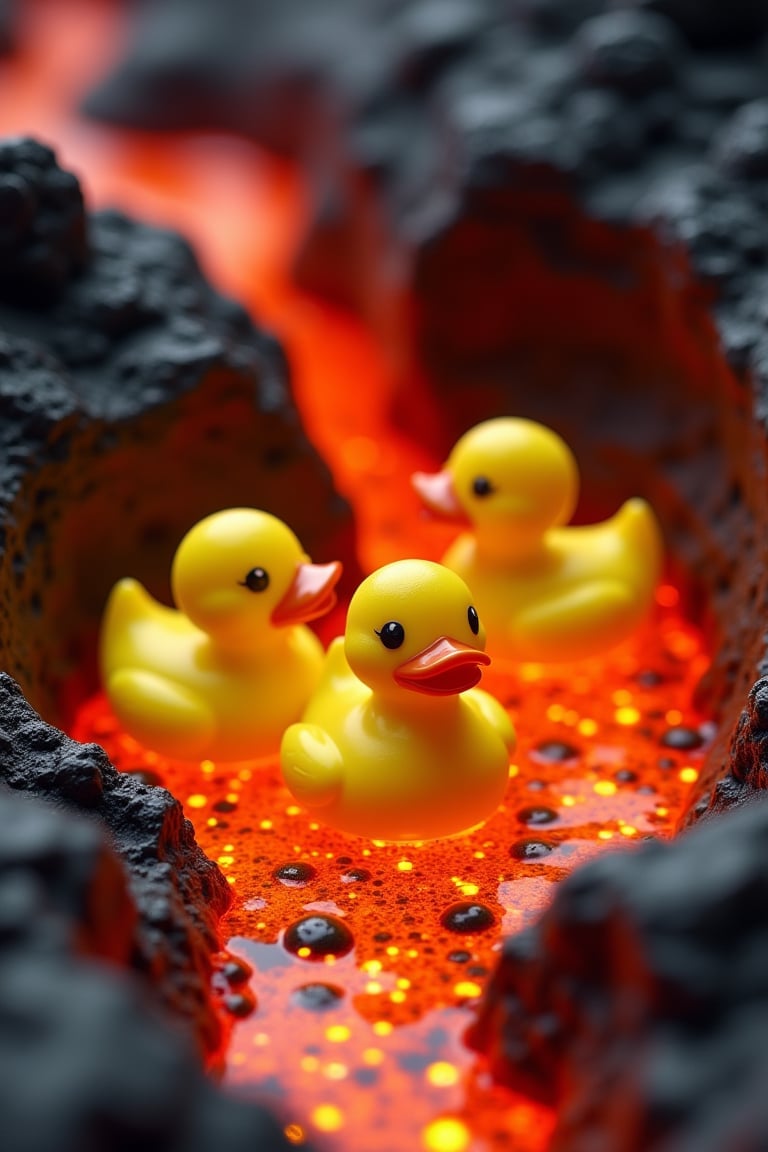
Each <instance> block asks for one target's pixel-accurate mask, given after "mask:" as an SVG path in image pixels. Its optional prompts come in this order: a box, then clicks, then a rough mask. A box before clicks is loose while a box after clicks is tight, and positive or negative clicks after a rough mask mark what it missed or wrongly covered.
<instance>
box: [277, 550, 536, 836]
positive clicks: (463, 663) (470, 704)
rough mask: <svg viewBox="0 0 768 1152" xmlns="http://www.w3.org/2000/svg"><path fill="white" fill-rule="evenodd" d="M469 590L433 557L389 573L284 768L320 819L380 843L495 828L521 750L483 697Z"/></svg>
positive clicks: (338, 648) (359, 594)
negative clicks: (514, 755) (512, 760)
mask: <svg viewBox="0 0 768 1152" xmlns="http://www.w3.org/2000/svg"><path fill="white" fill-rule="evenodd" d="M484 648H485V631H484V629H483V627H482V625H481V624H480V621H479V619H478V615H477V612H476V611H475V608H474V606H473V603H472V597H471V595H470V592H469V589H468V588H467V586H466V584H465V583H464V581H463V580H461V579H459V577H458V576H456V575H455V573H453V572H450V571H449V570H448V569H447V568H444V567H442V565H439V564H433V563H431V562H429V561H424V560H401V561H398V562H397V563H394V564H388V565H386V567H384V568H380V569H378V571H376V572H374V573H373V574H372V575H371V576H369V577H368V578H367V579H366V580H364V581H363V583H362V584H361V585H360V587H359V588H358V589H357V591H356V592H355V594H354V596H353V597H352V600H351V602H350V605H349V612H348V615H347V626H346V633H345V636H344V638H343V639H342V638H341V637H340V638H338V639H337V640H334V641H333V644H332V645H331V647H330V649H329V651H328V658H327V664H326V669H325V673H324V675H323V678H322V681H321V683H320V684H319V685H318V688H317V691H316V692H315V694H314V695H313V697H312V699H311V701H310V702H309V704H308V706H307V709H306V711H305V713H304V716H303V718H302V722H301V723H300V724H293V725H291V727H290V728H288V729H287V731H286V733H285V735H284V737H283V742H282V746H281V749H280V762H281V765H282V769H283V776H284V778H285V782H286V784H287V785H288V788H289V789H290V790H291V792H292V793H293V795H294V796H295V797H296V799H297V800H298V801H299V803H301V804H303V805H305V806H306V807H307V808H309V809H310V810H312V813H313V815H316V816H317V818H318V819H319V820H322V821H323V822H324V823H325V824H329V825H331V826H332V827H334V828H338V829H340V830H341V831H343V832H348V833H352V834H354V835H358V836H369V837H371V838H372V839H376V840H429V839H433V838H435V837H438V836H452V835H455V834H457V833H459V832H463V831H466V830H468V829H469V828H472V827H474V826H475V825H477V824H480V823H482V821H484V820H486V819H487V818H488V817H489V816H490V815H491V814H492V813H493V812H494V811H495V809H496V808H497V806H498V805H499V803H500V802H501V799H502V797H503V795H504V790H505V788H506V784H507V780H508V778H509V755H510V752H511V751H512V750H513V749H514V746H515V733H514V730H513V728H512V723H511V721H510V719H509V717H508V715H507V713H506V712H505V711H504V709H503V708H502V707H501V705H500V704H499V703H498V702H497V701H496V700H494V698H493V697H492V696H489V695H488V694H487V693H486V692H482V691H480V690H478V689H476V688H475V685H476V684H477V683H478V682H479V680H480V677H481V674H482V673H481V665H485V664H488V663H490V661H489V658H488V656H487V655H486V654H485V652H484V651H483V649H484Z"/></svg>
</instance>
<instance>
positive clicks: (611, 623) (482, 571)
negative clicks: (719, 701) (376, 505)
mask: <svg viewBox="0 0 768 1152" xmlns="http://www.w3.org/2000/svg"><path fill="white" fill-rule="evenodd" d="M412 480H413V485H414V487H415V489H416V491H417V492H418V494H419V495H420V497H421V498H422V500H423V501H424V503H425V504H426V505H427V507H429V508H430V509H431V510H432V511H434V512H436V513H438V514H441V515H447V516H452V517H460V518H464V519H468V521H469V523H470V525H471V527H472V531H471V532H468V533H465V534H463V535H461V536H459V537H458V538H457V539H456V540H455V541H454V543H453V544H452V545H451V547H450V548H449V549H448V551H447V552H446V554H445V556H444V557H443V563H444V564H446V565H447V566H448V567H449V568H452V569H453V570H454V571H455V572H458V573H459V575H460V576H462V577H463V579H464V580H466V582H467V584H468V585H469V586H470V588H471V589H472V594H473V595H474V597H475V599H476V603H477V608H478V611H479V612H480V614H481V616H482V618H483V622H484V624H485V626H486V628H487V629H488V635H489V636H490V637H491V639H492V644H491V646H490V649H489V650H490V651H491V653H492V655H493V656H494V659H496V658H501V659H502V660H514V661H533V662H539V661H542V662H548V661H564V660H565V661H567V660H581V659H584V658H586V657H590V656H594V655H598V654H600V653H602V652H604V651H606V650H607V649H609V648H611V647H613V646H614V645H615V644H617V643H619V642H620V641H622V640H624V639H625V638H626V637H628V636H629V635H630V634H631V633H632V632H633V631H634V629H635V628H636V627H637V626H638V624H640V623H641V622H642V620H643V619H644V617H645V616H646V615H647V613H648V610H649V608H650V607H651V604H652V602H653V597H654V590H655V588H656V584H657V582H658V579H659V575H660V570H661V563H662V542H661V532H660V529H659V525H658V522H657V520H656V517H655V515H654V513H653V511H652V509H651V508H650V506H649V505H648V504H647V503H646V502H645V501H644V500H641V499H632V500H627V502H626V503H625V504H623V505H622V507H621V508H620V509H619V511H618V512H617V513H616V514H615V515H614V516H613V517H611V519H609V520H605V521H603V522H602V523H600V524H592V525H589V526H586V527H561V526H562V525H564V524H567V522H568V520H569V519H570V517H571V515H572V513H573V510H574V508H575V506H576V499H577V496H578V486H579V476H578V469H577V465H576V461H575V460H574V457H573V455H572V453H571V451H570V449H569V448H568V446H567V445H566V444H565V442H564V441H563V440H562V439H561V438H560V437H559V436H558V435H557V434H556V433H555V432H553V431H551V430H550V429H549V428H546V427H544V425H542V424H537V423H535V422H534V421H532V420H524V419H517V418H511V417H510V418H500V419H496V420H487V421H486V422H484V423H482V424H478V425H476V426H475V427H474V428H472V429H470V430H469V431H468V432H467V433H465V435H464V436H462V437H461V439H460V440H459V441H458V442H457V443H456V445H455V447H454V448H453V451H452V452H451V454H450V456H449V457H448V460H447V462H446V464H445V467H444V469H443V471H442V472H438V473H434V474H428V473H420V472H417V473H415V474H414V476H413V478H412Z"/></svg>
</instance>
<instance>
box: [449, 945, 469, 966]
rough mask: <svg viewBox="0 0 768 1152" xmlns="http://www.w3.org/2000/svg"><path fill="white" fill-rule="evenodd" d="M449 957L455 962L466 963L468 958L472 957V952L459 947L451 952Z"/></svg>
mask: <svg viewBox="0 0 768 1152" xmlns="http://www.w3.org/2000/svg"><path fill="white" fill-rule="evenodd" d="M448 959H449V960H452V961H453V963H454V964H466V963H467V961H468V960H471V959H472V953H471V952H465V950H464V949H463V948H459V949H457V950H456V951H455V952H449V953H448Z"/></svg>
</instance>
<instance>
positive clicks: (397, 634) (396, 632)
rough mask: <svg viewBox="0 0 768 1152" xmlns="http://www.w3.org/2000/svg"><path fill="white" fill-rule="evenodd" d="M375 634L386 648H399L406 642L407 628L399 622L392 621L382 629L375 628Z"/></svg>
mask: <svg viewBox="0 0 768 1152" xmlns="http://www.w3.org/2000/svg"><path fill="white" fill-rule="evenodd" d="M374 632H375V633H376V635H377V636H378V638H379V640H381V642H382V644H383V645H384V647H385V648H399V647H400V645H401V644H402V642H403V640H405V628H403V626H402V624H398V622H397V620H390V621H389V623H388V624H384V625H383V626H382V628H381V629H379V628H374Z"/></svg>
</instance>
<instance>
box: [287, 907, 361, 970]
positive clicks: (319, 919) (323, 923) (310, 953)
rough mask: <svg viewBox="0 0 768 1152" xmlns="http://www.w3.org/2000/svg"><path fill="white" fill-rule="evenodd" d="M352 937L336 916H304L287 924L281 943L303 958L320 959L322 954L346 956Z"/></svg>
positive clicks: (350, 947)
mask: <svg viewBox="0 0 768 1152" xmlns="http://www.w3.org/2000/svg"><path fill="white" fill-rule="evenodd" d="M354 943H355V940H354V937H353V935H352V933H351V932H350V930H349V928H347V926H346V924H345V923H344V922H343V921H342V920H339V919H338V918H337V917H336V916H328V915H322V916H321V915H318V914H315V915H314V916H304V917H302V919H301V920H296V921H295V923H293V924H291V925H289V927H288V928H286V930H285V935H284V936H283V944H284V945H285V947H286V948H287V949H288V951H289V952H293V954H294V955H295V956H298V955H301V957H302V959H303V960H322V959H323V957H324V956H346V954H347V952H351V951H352V948H353V947H354Z"/></svg>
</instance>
